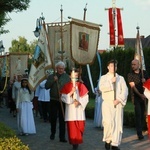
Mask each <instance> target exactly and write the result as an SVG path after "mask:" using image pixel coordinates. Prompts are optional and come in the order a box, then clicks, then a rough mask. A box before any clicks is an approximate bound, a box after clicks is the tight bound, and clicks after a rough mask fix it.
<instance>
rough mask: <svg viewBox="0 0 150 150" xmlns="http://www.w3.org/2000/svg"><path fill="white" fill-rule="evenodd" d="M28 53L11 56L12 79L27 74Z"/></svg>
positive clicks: (12, 54) (11, 54)
mask: <svg viewBox="0 0 150 150" xmlns="http://www.w3.org/2000/svg"><path fill="white" fill-rule="evenodd" d="M28 56H29V55H28V53H10V54H9V66H10V71H9V72H10V79H11V80H14V78H15V77H16V76H18V75H23V74H25V70H26V69H27V68H28Z"/></svg>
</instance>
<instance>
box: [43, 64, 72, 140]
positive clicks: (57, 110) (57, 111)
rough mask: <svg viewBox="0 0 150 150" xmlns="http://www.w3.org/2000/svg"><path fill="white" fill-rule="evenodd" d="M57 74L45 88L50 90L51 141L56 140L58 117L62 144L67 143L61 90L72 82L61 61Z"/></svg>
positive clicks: (49, 78) (50, 77) (50, 78)
mask: <svg viewBox="0 0 150 150" xmlns="http://www.w3.org/2000/svg"><path fill="white" fill-rule="evenodd" d="M55 67H56V73H54V74H51V75H50V76H49V77H48V79H47V82H46V83H45V88H46V89H50V124H51V135H50V139H51V140H54V139H55V133H56V122H57V117H58V119H59V139H60V142H67V140H66V138H65V121H64V109H65V108H64V107H65V104H64V103H62V101H61V100H60V92H59V91H60V90H61V88H62V87H63V86H64V84H65V83H67V82H69V81H70V77H69V75H68V74H66V73H65V64H64V63H63V62H62V61H60V62H58V63H57V64H56V65H55Z"/></svg>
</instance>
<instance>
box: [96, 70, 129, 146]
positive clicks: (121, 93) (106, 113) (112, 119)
mask: <svg viewBox="0 0 150 150" xmlns="http://www.w3.org/2000/svg"><path fill="white" fill-rule="evenodd" d="M111 78H112V75H110V74H109V73H107V74H106V75H103V76H101V79H100V82H99V88H100V91H101V92H102V94H103V93H105V92H107V94H108V99H109V100H107V99H103V102H102V116H103V121H102V122H103V127H104V132H103V141H105V142H107V143H109V142H111V144H112V145H113V146H118V145H120V143H121V139H122V133H123V108H124V106H125V105H126V101H127V96H128V88H127V85H126V82H125V80H124V78H123V77H122V76H120V75H118V74H116V99H117V100H119V101H120V103H119V104H118V105H117V106H116V107H114V105H113V100H114V97H109V92H110V95H111V96H112V91H114V89H113V84H112V82H111Z"/></svg>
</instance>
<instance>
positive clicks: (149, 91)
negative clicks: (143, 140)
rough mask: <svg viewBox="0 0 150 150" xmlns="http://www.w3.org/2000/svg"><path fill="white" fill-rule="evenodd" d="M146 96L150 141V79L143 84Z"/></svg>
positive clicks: (149, 136)
mask: <svg viewBox="0 0 150 150" xmlns="http://www.w3.org/2000/svg"><path fill="white" fill-rule="evenodd" d="M143 87H144V95H145V96H146V98H147V99H148V105H147V127H148V139H149V140H150V79H148V80H146V82H144V84H143Z"/></svg>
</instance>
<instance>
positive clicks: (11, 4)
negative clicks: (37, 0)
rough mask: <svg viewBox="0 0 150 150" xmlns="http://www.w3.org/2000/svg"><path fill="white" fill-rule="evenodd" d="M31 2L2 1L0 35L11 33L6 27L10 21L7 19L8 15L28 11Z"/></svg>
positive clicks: (21, 0)
mask: <svg viewBox="0 0 150 150" xmlns="http://www.w3.org/2000/svg"><path fill="white" fill-rule="evenodd" d="M29 3H30V0H0V34H4V33H7V32H9V30H5V29H4V26H5V25H6V23H7V22H9V21H10V19H9V18H7V13H11V12H16V13H17V12H21V11H23V10H27V8H28V7H29Z"/></svg>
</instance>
